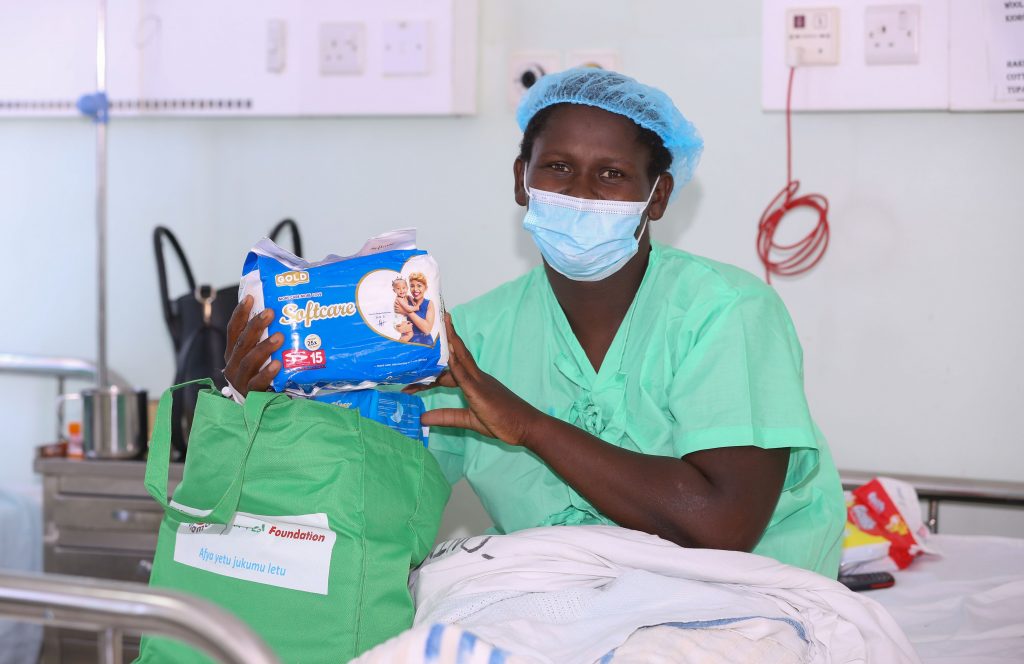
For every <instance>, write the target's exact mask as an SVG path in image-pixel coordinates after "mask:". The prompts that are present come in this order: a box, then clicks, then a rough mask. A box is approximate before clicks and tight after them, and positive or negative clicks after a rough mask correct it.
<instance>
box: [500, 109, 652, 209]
mask: <svg viewBox="0 0 1024 664" xmlns="http://www.w3.org/2000/svg"><path fill="white" fill-rule="evenodd" d="M637 139H638V133H637V127H636V125H635V124H634V123H633V121H632V120H630V119H628V118H626V117H623V116H621V115H618V114H615V113H609V112H608V111H605V110H602V109H599V108H595V107H593V106H583V105H579V104H564V105H562V106H560V107H558V108H555V109H554V110H553V111H552V112H551V116H550V117H549V118H548V120H547V124H546V125H545V126H544V128H543V129H542V130H541V132H540V134H538V135H537V138H536V140H535V141H534V143H533V151H532V156H531V158H530V163H529V164H523V163H522V162H521V161H520V160H516V168H515V173H516V201H517V202H518V203H519V204H520V205H526V203H527V198H526V191H525V187H533V188H535V189H541V190H543V191H551V192H555V193H558V194H565V195H568V196H575V197H577V198H589V199H598V200H614V201H643V200H647V197H648V195H650V193H651V186H652V185H653V184H654V182H653V181H652V179H651V178H649V177H648V174H647V166H648V163H649V162H650V158H651V153H650V148H648V147H647V146H646V145H644V144H642V143H640V142H639V141H638V140H637ZM663 179H665V178H663ZM669 181H671V179H670V178H669ZM658 188H659V190H660V189H662V187H661V186H660V185H659V187H658ZM661 199H664V200H661ZM667 200H668V195H667V192H666V193H665V194H664V195H663V196H659V195H658V194H656V195H655V197H654V200H652V204H651V209H650V210H649V211H648V212H649V213H650V216H651V218H652V219H657V218H659V217H661V213H662V212H663V211H664V201H667ZM655 202H659V204H660V207H659V209H658V210H657V216H655V209H654V208H655V205H654V203H655Z"/></svg>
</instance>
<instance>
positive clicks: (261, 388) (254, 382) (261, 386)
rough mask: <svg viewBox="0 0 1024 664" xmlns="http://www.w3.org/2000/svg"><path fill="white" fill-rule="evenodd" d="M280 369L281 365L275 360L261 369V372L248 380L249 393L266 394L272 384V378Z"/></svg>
mask: <svg viewBox="0 0 1024 664" xmlns="http://www.w3.org/2000/svg"><path fill="white" fill-rule="evenodd" d="M280 369H281V363H280V362H278V361H277V360H274V361H273V362H271V363H270V364H268V365H267V366H265V367H263V370H262V371H260V372H259V373H258V374H256V375H255V376H253V377H252V378H251V379H250V380H249V385H248V387H249V392H252V391H256V392H266V391H267V389H268V388H269V387H270V384H271V383H272V382H274V376H276V375H277V372H278V371H280ZM247 393H248V392H247Z"/></svg>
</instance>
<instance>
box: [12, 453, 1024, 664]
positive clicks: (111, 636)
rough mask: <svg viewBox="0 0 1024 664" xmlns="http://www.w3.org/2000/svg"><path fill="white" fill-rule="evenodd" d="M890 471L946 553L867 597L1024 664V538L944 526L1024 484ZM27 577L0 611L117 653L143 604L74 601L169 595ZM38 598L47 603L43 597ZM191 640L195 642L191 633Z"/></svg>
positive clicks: (942, 660) (1016, 500)
mask: <svg viewBox="0 0 1024 664" xmlns="http://www.w3.org/2000/svg"><path fill="white" fill-rule="evenodd" d="M874 476H876V473H867V472H855V471H849V472H843V473H842V480H843V484H844V486H845V487H847V488H853V487H856V486H859V485H861V484H863V483H865V482H866V481H868V480H870V479H871V478H872V477H874ZM887 476H889V477H895V478H897V479H901V480H903V481H906V482H909V483H910V484H912V485H913V486H914V487H915V488H916V489H917V491H918V495H919V497H920V498H921V499H922V501H923V502H924V503H925V504H926V513H927V515H928V517H927V519H928V525H929V527H930V528H931V530H932V531H933V532H934V533H936V534H934V535H933V537H931V538H930V539H929V546H930V547H932V548H934V549H936V550H938V551H939V552H941V554H942V555H941V556H921V557H920V558H918V559H917V560H915V562H914V563H913V564H912V565H911V566H910V567H909V568H907V569H906V570H902V571H899V572H896V573H895V577H896V584H895V585H894V586H893V587H892V588H887V589H883V590H875V591H871V592H870V594H869V596H870V597H871V598H872V599H875V600H877V601H878V602H879V603H880V604H882V605H883V606H884V607H886V609H887V610H888V611H889V612H890V613H891V614H892V616H893V617H894V618H895V619H896V622H897V623H898V624H899V625H900V627H902V628H903V630H904V632H905V633H906V635H907V637H908V638H909V640H910V641H911V643H912V644H913V645H914V647H915V649H916V650H917V652H918V655H919V656H920V658H921V660H922V661H923V662H924V663H925V664H959V663H962V664H1001V663H1006V664H1009V663H1010V662H1024V539H1021V538H1011V537H997V536H982V535H950V534H943V533H941V532H938V531H939V528H940V507H941V506H942V505H943V504H946V503H969V504H984V505H1004V506H1010V507H1014V508H1020V507H1024V483H1017V482H991V481H980V482H971V481H969V480H962V479H949V478H938V477H924V476H915V475H899V474H887ZM26 578H30V577H19V576H17V575H14V576H12V575H9V574H7V575H3V576H0V617H8V616H12V615H13V616H15V617H18V618H19V619H22V620H26V619H29V620H31V621H32V622H37V623H40V622H42V623H46V624H67V622H66V621H67V620H70V619H72V618H73V619H74V620H77V621H78V622H76V623H75V624H79V625H81V624H91V625H92V626H93V627H94V628H95V629H96V630H97V631H99V632H100V633H101V635H104V639H103V641H102V642H103V643H105V644H108V645H106V646H105V647H106V648H107V651H108V652H110V653H113V652H114V649H115V646H114V645H113V641H114V640H116V639H117V638H119V636H118V635H119V634H121V633H124V632H127V633H131V632H135V633H138V632H139V631H143V630H147V631H148V630H150V629H153V626H152V625H153V624H152V623H150V622H147V623H144V624H141V625H140V623H139V620H138V613H139V610H138V608H137V607H136V608H129V606H130V605H129V604H121V605H117V604H116V603H109V602H108V604H107V605H106V608H105V609H104V611H106V613H105V614H104V615H105V616H106V621H105V622H104V621H95V620H94V621H93V622H91V623H90V622H88V621H87V622H85V623H83V622H82V621H81V616H78V617H75V616H76V613H75V612H76V611H77V609H75V610H71V609H68V607H69V606H81V604H76V602H78V603H81V602H90V601H91V599H95V598H96V597H99V598H103V597H106V598H107V599H110V598H109V594H108V595H104V593H108V591H109V590H110V588H112V587H113V588H114V589H115V590H116V591H118V592H125V591H126V589H127V590H128V591H130V592H132V593H135V595H134V596H133V598H134V599H136V600H140V601H142V600H145V601H149V599H152V598H151V597H149V596H150V595H152V596H154V597H158V598H159V597H161V596H163V595H164V593H161V592H160V591H150V590H147V589H146V588H145V587H143V586H139V585H137V584H117V583H113V582H98V581H93V580H90V581H83V583H79V584H77V585H76V583H72V582H71V580H72V577H64V579H63V580H62V581H61V583H57V584H54V583H48V585H46V593H44V594H40V593H39V592H37V591H38V588H37V589H36V590H37V591H33V592H34V597H35V598H36V600H37V601H36V602H35V604H34V606H35V608H33V609H30V610H27V611H28V612H27V613H26V608H25V605H21V606H20V608H19V606H18V605H16V604H12V603H11V600H10V597H11V593H12V584H14V587H13V591H15V592H18V593H21V594H22V596H24V594H25V593H24V588H23V587H21V586H19V585H18V584H22V583H24V579H26ZM35 578H37V579H38V578H43V577H35ZM44 582H45V579H44ZM90 584H91V585H90ZM30 594H31V593H30ZM90 597H91V599H90ZM147 597H149V599H147ZM40 598H43V599H42V600H41V601H38V600H40ZM22 599H24V597H22ZM160 601H166V600H157V604H158V605H159V602H160ZM45 606H50V607H51V608H50V610H46V609H45V608H41V607H45ZM12 607H13V611H12ZM55 607H56V608H55ZM59 607H63V608H59ZM69 616H70V618H69ZM228 618H230V616H228ZM61 621H64V622H61ZM180 632H181V630H180V629H179V630H178V631H174V630H171V631H167V629H166V628H162V633H165V634H171V635H174V634H176V633H177V634H180ZM225 638H229V635H228V634H227V633H226V632H224V631H223V630H222V631H220V632H217V631H214V632H210V633H205V634H203V635H201V638H200V639H199V643H197V645H199V644H201V643H204V641H203V639H206V640H208V643H207V645H208V646H209V647H211V648H221V650H222V653H223V652H226V650H225V648H227V649H230V647H233V646H226V645H225V642H224V640H223V639H225ZM192 642H193V643H196V641H195V640H194V639H193V640H192ZM235 645H236V646H237V644H235ZM249 645H250V646H252V647H258V645H259V644H258V640H257V642H256V646H253V645H252V644H251V643H250V644H249ZM247 647H248V646H247ZM254 652H259V650H256V651H254ZM236 654H237V653H236ZM264 654H266V653H264ZM222 656H223V657H224V659H223V661H252V662H255V661H257V660H256V659H255V658H252V657H254V656H250V655H246V656H245V657H250V658H249V659H242V660H238V659H235V660H232V659H231V657H230V656H229V655H223V654H222ZM110 657H111V658H110V659H105V660H101V661H117V660H116V659H113V655H112V654H111V655H110ZM2 659H3V657H2V653H0V660H2ZM264 661H273V660H272V659H267V660H264Z"/></svg>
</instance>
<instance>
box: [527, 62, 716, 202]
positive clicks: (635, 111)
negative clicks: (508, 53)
mask: <svg viewBox="0 0 1024 664" xmlns="http://www.w3.org/2000/svg"><path fill="white" fill-rule="evenodd" d="M566 103H568V104H584V105H586V106H596V107H597V108H601V109H604V110H606V111H609V112H610V113H617V114H618V115H624V116H626V117H627V118H629V119H630V120H632V121H633V122H635V123H637V124H638V125H640V126H641V127H643V128H645V129H650V130H651V131H653V132H654V133H655V134H657V135H658V136H659V137H660V138H661V140H662V142H663V143H664V144H665V148H666V149H667V150H668V151H669V153H670V154H671V155H672V165H671V166H670V167H669V169H668V172H669V173H671V174H672V178H673V179H674V180H675V190H674V192H678V191H679V190H680V189H682V188H683V185H685V184H686V183H687V182H689V181H690V178H692V177H693V170H694V169H695V168H696V167H697V162H699V161H700V154H701V152H702V151H703V149H704V140H703V139H702V138H701V137H700V134H698V133H697V129H696V127H694V126H693V123H691V122H690V121H689V120H687V119H686V118H684V117H683V114H682V113H680V112H679V109H678V108H676V106H675V104H673V103H672V100H671V99H669V96H668V95H667V94H665V93H664V92H662V91H661V90H659V89H657V88H652V87H651V86H649V85H644V84H643V83H640V82H639V81H637V80H635V79H632V78H630V77H629V76H624V75H622V74H619V73H616V72H613V71H608V70H607V69H598V68H596V67H577V68H575V69H567V70H565V71H561V72H557V73H554V74H548V75H546V76H542V77H541V78H540V80H538V81H537V82H536V83H534V85H533V87H531V88H530V89H529V90H528V91H527V93H526V95H524V96H523V99H522V101H520V102H519V108H518V110H517V111H516V121H517V122H518V123H519V128H520V129H521V130H522V131H526V126H527V125H529V124H530V120H532V119H533V116H534V115H536V114H537V112H538V111H540V110H541V109H544V108H547V107H548V106H553V105H555V104H566Z"/></svg>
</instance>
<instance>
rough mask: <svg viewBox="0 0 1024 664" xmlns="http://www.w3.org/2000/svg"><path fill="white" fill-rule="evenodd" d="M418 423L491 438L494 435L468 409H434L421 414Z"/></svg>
mask: <svg viewBox="0 0 1024 664" xmlns="http://www.w3.org/2000/svg"><path fill="white" fill-rule="evenodd" d="M420 422H422V423H423V425H424V426H428V427H430V426H435V427H456V428H459V429H470V430H472V431H476V432H477V433H479V434H481V435H484V436H488V437H491V438H493V437H494V434H492V433H491V432H490V430H489V429H488V428H487V427H485V426H484V425H483V423H482V422H480V420H479V419H478V418H477V416H476V415H474V414H473V411H471V410H470V409H468V408H436V409H434V410H428V411H427V412H425V413H423V416H422V417H421V418H420Z"/></svg>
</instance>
